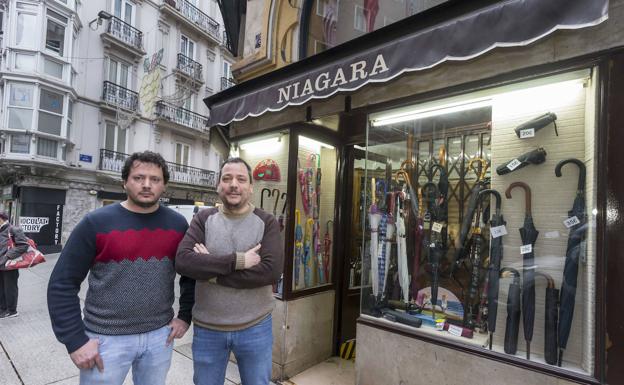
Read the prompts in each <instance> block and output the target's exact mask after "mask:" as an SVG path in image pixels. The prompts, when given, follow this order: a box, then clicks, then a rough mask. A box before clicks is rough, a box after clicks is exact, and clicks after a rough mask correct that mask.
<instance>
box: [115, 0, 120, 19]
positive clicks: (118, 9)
mask: <svg viewBox="0 0 624 385" xmlns="http://www.w3.org/2000/svg"><path fill="white" fill-rule="evenodd" d="M115 17H118V18H120V19H121V0H115Z"/></svg>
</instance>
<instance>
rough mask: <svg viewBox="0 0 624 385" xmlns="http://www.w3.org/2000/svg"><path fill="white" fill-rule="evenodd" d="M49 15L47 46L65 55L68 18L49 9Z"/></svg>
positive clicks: (48, 48)
mask: <svg viewBox="0 0 624 385" xmlns="http://www.w3.org/2000/svg"><path fill="white" fill-rule="evenodd" d="M47 15H48V18H47V26H46V41H45V48H46V49H47V50H50V51H54V52H56V53H57V54H59V56H63V55H64V52H65V29H66V27H67V18H66V17H64V16H62V15H59V14H58V13H56V12H54V11H51V10H48V12H47Z"/></svg>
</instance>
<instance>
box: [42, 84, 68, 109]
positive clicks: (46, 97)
mask: <svg viewBox="0 0 624 385" xmlns="http://www.w3.org/2000/svg"><path fill="white" fill-rule="evenodd" d="M39 108H40V109H42V110H45V111H50V112H56V113H57V114H62V113H63V95H62V94H57V93H55V92H51V91H48V90H45V89H42V90H41V97H40V100H39Z"/></svg>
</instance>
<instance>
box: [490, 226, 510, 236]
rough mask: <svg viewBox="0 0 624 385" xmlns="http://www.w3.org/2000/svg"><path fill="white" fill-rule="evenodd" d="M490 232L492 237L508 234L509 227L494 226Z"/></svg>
mask: <svg viewBox="0 0 624 385" xmlns="http://www.w3.org/2000/svg"><path fill="white" fill-rule="evenodd" d="M490 234H491V235H492V238H498V237H502V236H503V235H507V228H506V227H505V225H500V226H496V227H492V228H491V229H490Z"/></svg>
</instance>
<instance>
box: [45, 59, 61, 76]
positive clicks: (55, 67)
mask: <svg viewBox="0 0 624 385" xmlns="http://www.w3.org/2000/svg"><path fill="white" fill-rule="evenodd" d="M43 72H45V73H46V74H47V75H50V76H53V77H55V78H57V79H63V65H62V64H61V63H57V62H55V61H53V60H50V59H48V58H44V59H43Z"/></svg>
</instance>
